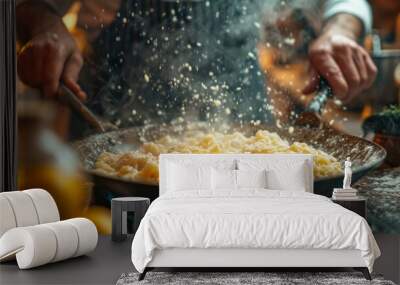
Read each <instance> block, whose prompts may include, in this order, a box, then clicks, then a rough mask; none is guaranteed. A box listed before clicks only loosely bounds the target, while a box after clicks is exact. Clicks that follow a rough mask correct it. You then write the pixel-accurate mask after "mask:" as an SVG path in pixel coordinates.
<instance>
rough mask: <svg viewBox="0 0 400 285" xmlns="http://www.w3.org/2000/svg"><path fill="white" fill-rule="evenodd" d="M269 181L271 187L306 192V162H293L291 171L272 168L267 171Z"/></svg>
mask: <svg viewBox="0 0 400 285" xmlns="http://www.w3.org/2000/svg"><path fill="white" fill-rule="evenodd" d="M267 181H268V188H269V189H274V190H288V191H303V192H306V191H307V184H308V182H307V176H306V172H305V163H304V162H301V163H296V164H293V165H292V167H291V168H290V170H289V171H282V170H280V169H270V170H268V171H267Z"/></svg>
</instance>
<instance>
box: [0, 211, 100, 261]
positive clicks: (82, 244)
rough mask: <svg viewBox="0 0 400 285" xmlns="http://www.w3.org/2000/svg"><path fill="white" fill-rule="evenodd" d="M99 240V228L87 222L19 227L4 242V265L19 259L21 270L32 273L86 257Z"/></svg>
mask: <svg viewBox="0 0 400 285" xmlns="http://www.w3.org/2000/svg"><path fill="white" fill-rule="evenodd" d="M97 240H98V234H97V229H96V226H95V225H94V224H93V222H91V221H90V220H88V219H84V218H75V219H69V220H65V221H60V222H54V223H50V224H43V225H36V226H29V227H18V228H14V229H11V230H9V231H7V232H6V233H5V234H4V235H3V236H2V237H1V238H0V261H3V260H7V259H9V258H10V257H12V256H13V255H16V259H17V263H18V266H19V268H20V269H28V268H32V267H37V266H40V265H43V264H46V263H50V262H56V261H60V260H64V259H67V258H71V257H76V256H79V255H83V254H86V253H88V252H90V251H92V250H94V249H95V248H96V245H97Z"/></svg>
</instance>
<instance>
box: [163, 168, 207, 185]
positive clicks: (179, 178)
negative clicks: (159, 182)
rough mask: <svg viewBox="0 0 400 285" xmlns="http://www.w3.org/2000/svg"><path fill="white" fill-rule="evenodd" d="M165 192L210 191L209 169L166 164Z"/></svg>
mask: <svg viewBox="0 0 400 285" xmlns="http://www.w3.org/2000/svg"><path fill="white" fill-rule="evenodd" d="M167 167H168V170H167V171H168V172H167V173H168V177H167V191H186V190H194V189H196V190H201V189H211V188H212V183H211V167H208V166H194V165H182V164H176V163H169V164H168V166H167Z"/></svg>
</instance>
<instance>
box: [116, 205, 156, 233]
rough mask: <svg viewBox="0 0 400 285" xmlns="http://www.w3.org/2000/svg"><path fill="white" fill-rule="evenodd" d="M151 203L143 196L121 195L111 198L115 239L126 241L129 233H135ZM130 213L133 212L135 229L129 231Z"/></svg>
mask: <svg viewBox="0 0 400 285" xmlns="http://www.w3.org/2000/svg"><path fill="white" fill-rule="evenodd" d="M149 205H150V199H148V198H143V197H121V198H114V199H112V200H111V216H112V236H111V239H112V240H113V241H124V240H125V239H126V236H127V235H128V234H135V233H136V231H137V229H138V227H139V224H140V221H141V220H142V218H143V217H144V214H145V213H146V211H147V209H148V208H149ZM128 213H133V220H134V221H133V229H132V231H131V232H129V231H128V219H127V218H128Z"/></svg>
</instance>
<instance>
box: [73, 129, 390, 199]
mask: <svg viewBox="0 0 400 285" xmlns="http://www.w3.org/2000/svg"><path fill="white" fill-rule="evenodd" d="M197 128H198V129H199V130H202V129H203V130H206V127H205V126H201V125H199V126H198V127H197ZM185 129H186V126H167V127H165V126H164V127H163V126H155V125H149V126H145V127H133V128H128V129H122V130H118V131H111V132H106V133H102V134H95V135H92V136H89V137H87V138H85V139H83V140H80V141H77V142H75V143H74V144H73V146H74V148H75V149H76V151H77V152H78V154H79V156H80V158H81V160H82V162H83V166H84V169H85V171H86V172H87V173H88V174H89V175H90V177H91V178H92V181H93V183H94V191H95V194H96V191H98V192H103V193H104V192H112V193H113V194H115V195H118V196H140V197H148V198H150V199H151V200H154V199H155V198H157V197H158V184H151V183H144V182H140V181H132V180H128V179H124V178H120V177H113V176H108V175H106V174H103V173H99V172H96V171H95V170H94V165H95V162H96V159H97V157H98V156H99V155H100V154H101V153H102V152H104V151H108V152H121V151H127V150H135V149H137V148H138V147H139V146H140V145H141V144H142V143H143V142H144V141H152V140H155V139H157V138H159V137H162V136H164V135H167V134H168V135H178V136H179V135H180V134H181V133H182V132H183V131H184V130H185ZM231 129H232V130H237V131H240V132H242V133H243V134H245V135H253V134H255V133H256V131H257V130H260V129H266V130H269V131H273V132H276V133H278V134H279V135H280V136H281V137H282V138H284V139H286V140H287V141H288V142H289V143H292V142H295V141H299V142H305V143H307V144H309V145H312V146H313V147H315V148H318V149H321V150H324V151H325V152H327V153H329V154H331V155H333V156H334V157H336V158H337V159H338V160H339V161H344V160H345V159H346V157H350V158H351V160H352V163H353V167H352V168H353V179H352V181H353V183H354V182H355V181H357V180H358V179H360V178H361V177H362V176H363V175H365V174H366V173H367V172H368V171H370V170H372V169H375V168H377V167H378V166H379V165H380V164H381V163H382V162H383V160H384V159H385V156H386V151H385V150H384V149H383V148H382V147H381V146H379V145H377V144H375V143H372V142H370V141H367V140H365V139H363V138H359V137H355V136H351V135H347V134H343V133H340V132H338V131H336V130H333V129H331V128H327V127H320V128H305V127H297V128H295V129H294V131H293V130H291V131H289V129H285V128H277V127H274V126H269V125H261V126H260V125H258V126H254V125H250V124H248V125H241V126H237V127H232V128H231ZM342 181H343V175H336V176H329V177H321V178H318V179H315V181H314V193H316V194H320V195H324V196H327V197H330V196H331V195H332V189H333V188H334V187H341V186H342Z"/></svg>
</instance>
